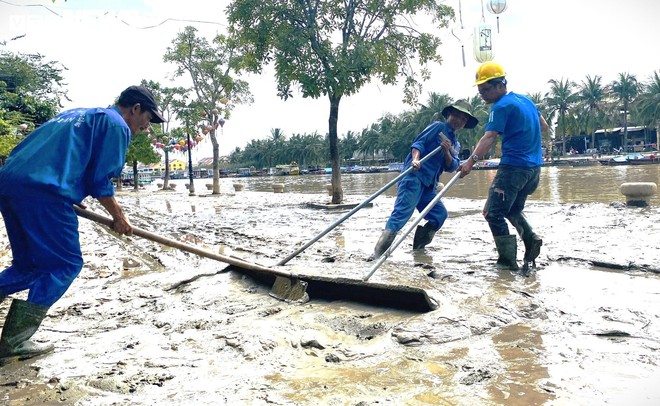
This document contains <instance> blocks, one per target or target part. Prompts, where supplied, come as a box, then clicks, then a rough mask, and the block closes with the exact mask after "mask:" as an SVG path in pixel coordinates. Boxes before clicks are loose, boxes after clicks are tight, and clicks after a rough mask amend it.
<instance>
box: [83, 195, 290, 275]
mask: <svg viewBox="0 0 660 406" xmlns="http://www.w3.org/2000/svg"><path fill="white" fill-rule="evenodd" d="M73 209H74V210H75V211H76V214H77V215H78V216H80V217H84V218H86V219H88V220H92V221H94V222H97V223H99V224H103V225H105V226H107V227H109V228H110V229H112V225H113V221H112V219H111V218H110V217H105V216H102V215H100V214H97V213H94V212H93V211H89V210H86V209H83V208H81V207H79V206H75V205H74V206H73ZM133 234H134V235H136V236H138V237H142V238H146V239H147V240H150V241H153V242H157V243H159V244H163V245H166V246H168V247H172V248H176V249H179V250H181V251H186V252H190V253H192V254H196V255H199V256H201V257H204V258H209V259H214V260H216V261H220V262H224V263H225V264H229V265H233V266H236V267H239V268H243V269H249V270H253V271H258V272H266V273H269V274H272V275H277V276H283V277H286V278H292V277H294V276H293V275H292V274H291V272H287V271H283V270H279V269H273V268H268V267H265V266H263V265H259V264H255V263H252V262H247V261H244V260H242V259H239V258H234V257H229V256H226V255H221V254H216V253H214V252H210V251H207V250H204V249H202V248H198V247H195V246H193V245H190V244H185V243H182V242H180V241H176V240H172V239H170V238H167V237H163V236H161V235H158V234H154V233H152V232H149V231H147V230H143V229H141V228H139V227H136V226H133Z"/></svg>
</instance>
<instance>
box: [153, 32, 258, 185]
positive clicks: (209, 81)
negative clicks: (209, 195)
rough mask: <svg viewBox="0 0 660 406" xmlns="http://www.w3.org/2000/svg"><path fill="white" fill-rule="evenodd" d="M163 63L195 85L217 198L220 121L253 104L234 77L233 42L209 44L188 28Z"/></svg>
mask: <svg viewBox="0 0 660 406" xmlns="http://www.w3.org/2000/svg"><path fill="white" fill-rule="evenodd" d="M164 60H165V62H172V63H174V64H175V65H176V71H175V76H177V77H180V76H183V75H186V74H187V75H188V76H189V77H190V79H191V81H192V91H193V94H194V97H193V100H192V101H191V103H193V104H194V105H195V106H198V107H199V108H200V109H201V110H202V111H203V112H204V120H205V121H206V125H207V126H208V129H209V136H210V138H211V143H212V145H213V194H218V193H220V176H219V168H220V166H219V158H220V154H219V144H218V139H217V134H216V132H217V129H218V126H219V125H220V123H223V122H224V121H221V120H225V119H228V118H229V116H230V114H231V111H232V110H233V108H234V107H235V106H236V105H238V104H242V103H249V102H251V101H252V96H251V94H250V91H249V88H248V84H247V82H245V81H243V80H239V79H237V78H236V76H235V72H236V69H237V68H238V64H239V56H238V55H237V50H236V47H235V46H234V42H233V41H232V40H231V39H229V38H228V37H226V36H224V35H217V36H216V37H215V38H213V40H212V42H211V43H209V41H207V40H206V38H203V37H199V36H198V35H197V29H195V28H194V27H191V26H188V27H186V28H185V29H184V30H183V31H182V32H180V33H179V34H178V35H177V37H176V38H175V39H174V41H173V42H172V46H171V47H169V48H167V52H166V53H165V56H164ZM200 119H201V117H200Z"/></svg>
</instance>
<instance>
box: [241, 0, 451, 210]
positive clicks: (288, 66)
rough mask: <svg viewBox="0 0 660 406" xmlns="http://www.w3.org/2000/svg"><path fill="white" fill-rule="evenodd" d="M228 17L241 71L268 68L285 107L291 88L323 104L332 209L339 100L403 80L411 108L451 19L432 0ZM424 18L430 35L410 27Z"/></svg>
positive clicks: (270, 8) (312, 6) (269, 6)
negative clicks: (377, 82)
mask: <svg viewBox="0 0 660 406" xmlns="http://www.w3.org/2000/svg"><path fill="white" fill-rule="evenodd" d="M228 11H229V21H230V23H231V30H232V31H231V32H232V33H233V34H235V36H236V37H237V39H238V41H239V44H240V46H241V47H242V50H243V52H244V55H245V58H244V59H243V63H244V66H245V67H246V68H247V69H249V70H251V71H254V72H261V71H262V67H263V65H265V64H269V63H271V62H273V63H274V65H275V72H276V73H275V75H276V81H277V89H278V94H279V96H280V97H282V98H283V99H285V100H286V99H287V98H288V97H291V96H292V94H293V93H292V90H291V89H292V86H293V85H298V86H299V87H300V89H301V91H302V95H303V97H312V98H318V97H320V96H321V95H324V96H326V97H328V100H329V102H330V114H329V123H328V130H329V131H328V136H329V143H330V159H331V166H332V202H333V203H340V202H341V201H342V200H343V191H342V188H341V176H340V170H339V169H340V167H339V150H338V134H337V120H338V117H339V103H340V101H341V99H342V97H343V96H348V95H351V94H354V93H356V92H357V91H358V90H359V89H360V88H361V87H362V86H364V85H365V84H367V83H368V82H369V81H370V80H372V79H373V78H377V79H378V80H380V81H381V82H383V83H385V84H395V83H397V82H398V80H399V79H401V78H402V79H403V83H404V85H405V90H404V99H405V100H406V101H407V102H410V103H412V102H414V101H415V100H416V98H417V96H418V95H419V92H420V89H421V85H420V81H422V80H425V79H428V77H429V74H428V71H427V70H426V69H424V67H425V66H426V65H427V64H428V63H429V62H440V61H441V58H440V56H439V55H438V54H437V48H438V46H439V45H440V38H439V37H437V36H436V35H435V33H437V32H438V30H439V29H441V28H444V27H446V26H447V23H448V20H449V19H450V18H452V17H453V9H451V8H450V7H448V6H445V5H444V4H442V3H441V2H439V1H436V0H407V1H398V0H396V1H395V0H352V1H322V0H311V1H299V0H284V1H281V0H233V2H232V3H231V4H230V6H229V8H228ZM429 17H430V18H431V19H432V21H433V23H434V25H435V27H433V29H434V30H435V32H423V31H422V28H421V26H417V25H415V24H414V23H413V22H414V21H415V20H416V19H418V18H420V19H423V18H429ZM413 61H415V62H413ZM417 63H418V64H419V65H421V66H422V67H423V68H422V69H421V73H419V74H418V72H417V70H416V68H415V67H416V66H417Z"/></svg>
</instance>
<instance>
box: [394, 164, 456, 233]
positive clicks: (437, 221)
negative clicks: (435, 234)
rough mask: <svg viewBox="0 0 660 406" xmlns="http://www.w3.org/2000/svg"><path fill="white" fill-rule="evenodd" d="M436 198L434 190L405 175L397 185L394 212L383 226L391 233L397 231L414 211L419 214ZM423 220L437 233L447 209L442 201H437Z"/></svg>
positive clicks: (411, 176) (444, 218) (445, 217)
mask: <svg viewBox="0 0 660 406" xmlns="http://www.w3.org/2000/svg"><path fill="white" fill-rule="evenodd" d="M435 196H436V190H435V188H434V187H433V186H432V185H431V186H424V185H423V184H422V182H420V181H419V179H418V178H417V177H416V176H413V175H407V176H404V177H403V179H401V180H400V181H399V183H398V184H397V195H396V201H395V202H394V210H392V214H391V215H390V218H389V219H388V220H387V224H385V228H386V229H387V230H391V231H399V230H401V229H402V228H403V226H405V225H406V223H407V222H408V220H410V217H412V215H413V213H414V212H415V209H417V211H419V212H421V211H423V210H424V209H425V208H426V206H427V205H428V204H429V203H430V202H431V200H433V198H434V197H435ZM424 219H425V220H426V221H428V222H429V223H430V224H431V227H432V228H433V229H434V230H435V231H438V230H439V229H440V227H442V225H443V224H444V223H445V220H446V219H447V209H446V208H445V205H444V204H442V201H438V203H436V205H435V206H433V209H431V210H430V211H429V212H428V213H427V214H426V216H424Z"/></svg>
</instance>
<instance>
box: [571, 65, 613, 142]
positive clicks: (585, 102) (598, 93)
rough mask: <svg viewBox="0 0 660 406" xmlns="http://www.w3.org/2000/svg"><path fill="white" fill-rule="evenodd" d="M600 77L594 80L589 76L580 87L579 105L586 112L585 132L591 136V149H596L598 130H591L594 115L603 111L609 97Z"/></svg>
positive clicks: (595, 77)
mask: <svg viewBox="0 0 660 406" xmlns="http://www.w3.org/2000/svg"><path fill="white" fill-rule="evenodd" d="M601 79H602V78H601V77H600V75H596V76H594V77H593V78H592V77H591V76H590V75H587V78H586V80H583V81H582V83H581V84H580V85H579V91H578V98H579V103H580V104H581V105H582V106H583V107H584V108H585V110H586V119H585V123H584V132H585V133H586V134H591V147H592V148H596V128H595V127H594V128H592V129H590V128H589V124H591V119H592V118H593V117H594V114H595V113H597V112H600V111H602V109H603V102H604V101H605V98H606V97H607V90H606V89H605V87H603V85H602V84H601Z"/></svg>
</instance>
